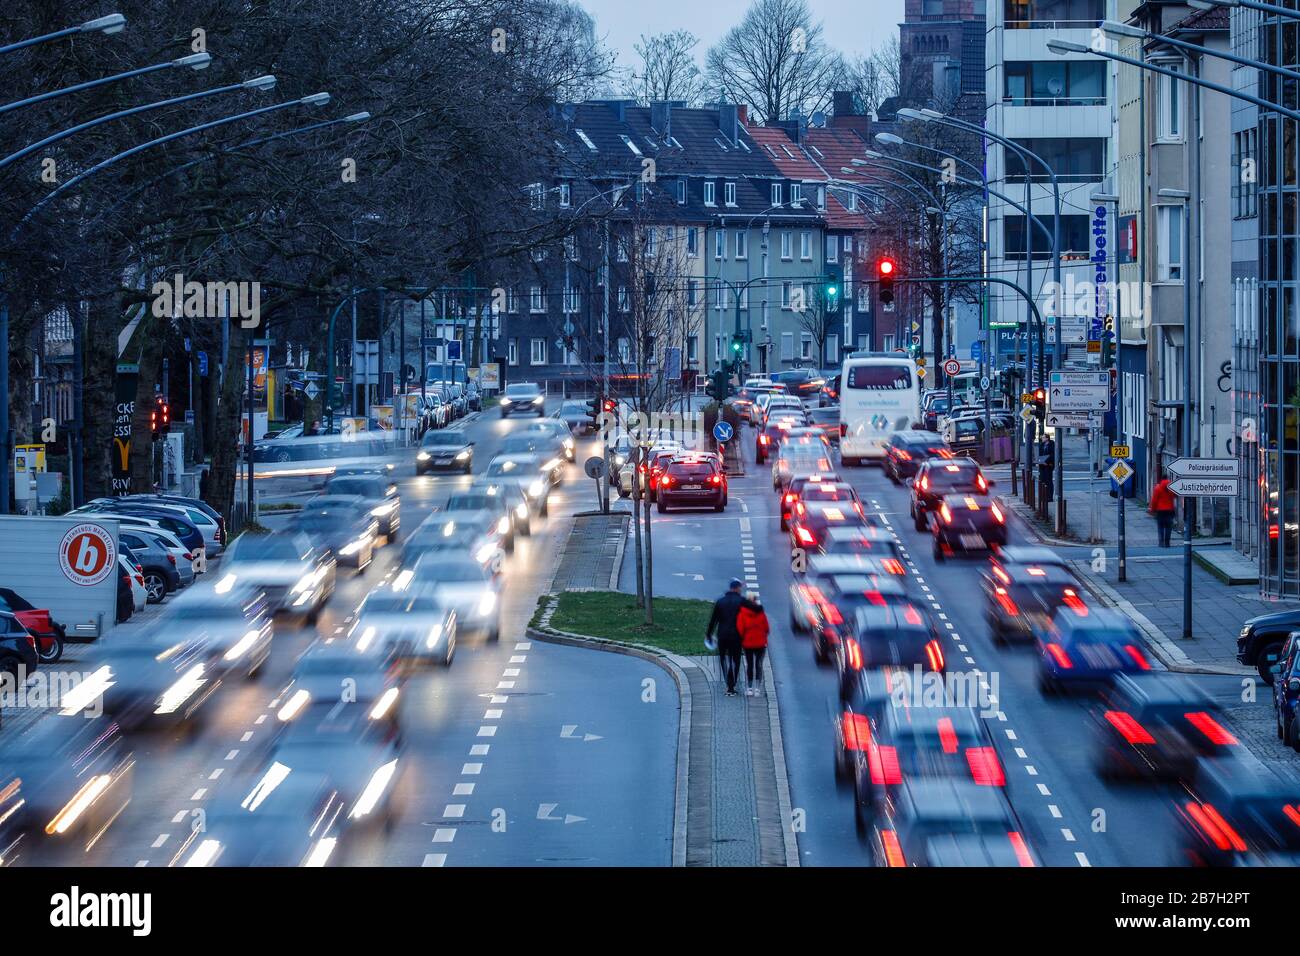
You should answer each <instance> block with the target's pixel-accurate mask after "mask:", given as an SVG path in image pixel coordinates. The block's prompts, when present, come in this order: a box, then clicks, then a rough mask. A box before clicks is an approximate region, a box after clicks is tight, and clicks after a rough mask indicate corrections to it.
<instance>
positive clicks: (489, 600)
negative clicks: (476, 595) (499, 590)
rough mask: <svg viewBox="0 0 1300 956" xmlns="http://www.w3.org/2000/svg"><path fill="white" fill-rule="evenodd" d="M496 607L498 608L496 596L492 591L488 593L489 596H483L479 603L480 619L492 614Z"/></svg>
mask: <svg viewBox="0 0 1300 956" xmlns="http://www.w3.org/2000/svg"><path fill="white" fill-rule="evenodd" d="M496 606H497V596H496V594H494V593H493V592H491V591H488V592H487V594H485V595H483V597H482V599H481V600H480V601H479V602H478V613H479V617H483V616H485V615H488V614H491V613H492V609H493V608H494V607H496Z"/></svg>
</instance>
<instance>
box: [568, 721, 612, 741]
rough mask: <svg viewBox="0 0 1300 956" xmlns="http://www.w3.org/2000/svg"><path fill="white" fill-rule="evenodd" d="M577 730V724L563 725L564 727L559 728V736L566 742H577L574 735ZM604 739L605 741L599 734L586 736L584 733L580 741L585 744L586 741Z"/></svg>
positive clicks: (576, 737)
mask: <svg viewBox="0 0 1300 956" xmlns="http://www.w3.org/2000/svg"><path fill="white" fill-rule="evenodd" d="M577 729H578V725H577V724H564V725H563V726H562V727H561V728H560V736H561V737H563V738H565V739H566V740H577V739H578V735H577V734H576V733H575V731H576V730H577ZM604 739H605V738H604V737H602V736H601V735H600V734H588V733H584V734H583V735H582V740H583V741H584V742H586V741H588V740H604Z"/></svg>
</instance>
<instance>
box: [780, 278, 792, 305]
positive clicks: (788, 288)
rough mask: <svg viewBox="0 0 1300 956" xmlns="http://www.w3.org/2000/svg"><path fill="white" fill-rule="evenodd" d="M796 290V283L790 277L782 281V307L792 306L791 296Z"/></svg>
mask: <svg viewBox="0 0 1300 956" xmlns="http://www.w3.org/2000/svg"><path fill="white" fill-rule="evenodd" d="M793 291H794V283H793V282H791V281H789V280H788V279H787V280H786V281H785V282H782V283H781V308H783V309H788V308H790V296H791V294H792V293H793Z"/></svg>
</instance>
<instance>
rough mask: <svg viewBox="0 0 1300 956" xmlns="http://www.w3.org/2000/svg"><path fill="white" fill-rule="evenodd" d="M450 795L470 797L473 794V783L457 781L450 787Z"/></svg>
mask: <svg viewBox="0 0 1300 956" xmlns="http://www.w3.org/2000/svg"><path fill="white" fill-rule="evenodd" d="M451 795H452V796H453V797H471V796H473V795H474V784H472V783H458V784H456V786H454V787H452V788H451Z"/></svg>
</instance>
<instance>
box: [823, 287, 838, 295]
mask: <svg viewBox="0 0 1300 956" xmlns="http://www.w3.org/2000/svg"><path fill="white" fill-rule="evenodd" d="M826 294H827V295H839V294H840V290H839V289H838V288H837V287H836V286H833V285H831V286H827V287H826Z"/></svg>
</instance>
